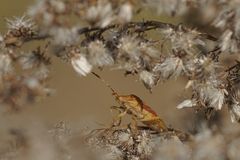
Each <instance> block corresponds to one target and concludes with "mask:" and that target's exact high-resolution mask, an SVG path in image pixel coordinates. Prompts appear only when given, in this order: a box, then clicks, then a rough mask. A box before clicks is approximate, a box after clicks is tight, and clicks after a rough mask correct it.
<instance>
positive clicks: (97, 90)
mask: <svg viewBox="0 0 240 160" xmlns="http://www.w3.org/2000/svg"><path fill="white" fill-rule="evenodd" d="M34 2H35V1H31V0H9V1H6V0H1V1H0V16H1V17H0V32H1V33H2V34H4V32H5V31H6V24H5V20H4V19H5V18H11V17H12V16H21V15H23V13H24V12H25V11H26V9H27V8H28V7H29V5H30V4H32V3H34ZM143 16H144V19H146V17H149V18H151V19H160V20H162V21H169V19H166V18H164V17H162V18H159V17H153V15H151V14H150V13H148V14H146V13H143V14H142V15H140V16H138V17H137V19H140V20H141V19H143ZM174 21H175V20H174ZM175 22H176V21H175ZM30 47H32V46H30ZM25 50H26V51H27V50H29V48H25ZM96 72H97V73H99V74H100V75H101V76H102V77H103V78H104V79H105V80H106V81H108V82H109V83H110V84H111V85H112V86H113V88H115V89H116V90H117V91H119V93H120V94H131V93H134V94H136V95H138V96H139V97H141V98H142V99H143V100H144V101H145V102H146V103H147V104H149V105H150V106H152V108H153V109H154V110H156V111H157V112H158V113H159V115H161V116H162V117H163V119H164V120H165V121H166V122H167V124H169V125H172V126H177V128H185V127H187V126H188V127H190V126H192V123H193V122H192V121H191V118H190V117H191V115H193V114H190V113H193V111H192V110H191V109H189V110H177V109H176V108H175V106H176V104H177V103H178V102H180V101H181V99H183V98H185V97H184V96H182V95H183V93H184V90H183V84H184V82H183V80H177V81H175V80H172V81H170V82H167V83H164V84H159V85H158V86H157V87H155V88H154V89H153V93H152V94H150V93H149V92H148V90H146V89H145V88H144V86H143V85H142V83H141V82H139V81H138V77H137V76H129V77H124V75H123V72H122V71H116V70H109V69H107V68H106V69H105V70H104V71H98V70H96ZM180 81H181V82H180ZM50 86H51V87H52V88H54V89H55V93H54V95H53V96H52V97H49V98H46V99H44V100H42V101H40V102H39V103H37V105H34V106H27V107H25V108H26V109H24V110H23V111H22V112H21V113H18V114H17V115H12V116H18V117H20V118H22V119H26V121H29V120H30V121H34V120H35V119H38V120H41V121H44V122H49V123H50V124H53V123H56V122H58V121H61V120H64V121H67V122H69V123H71V124H73V125H75V124H78V123H80V122H81V121H83V120H86V119H94V120H93V121H97V122H99V123H105V124H108V123H110V121H111V113H110V110H109V107H110V106H111V105H116V103H115V101H114V98H113V97H112V96H111V92H110V91H109V90H108V88H106V87H105V86H104V84H103V83H102V82H101V81H99V80H98V79H96V78H95V77H93V76H92V75H88V76H87V77H79V76H78V75H77V74H76V73H75V72H74V70H73V69H72V67H71V66H70V65H69V64H66V63H64V62H62V61H60V60H59V59H56V58H55V59H54V60H53V65H52V66H51V79H50ZM29 117H31V118H30V119H29ZM33 117H34V118H33ZM189 120H190V121H189ZM91 121H92V120H91ZM29 123H31V122H29Z"/></svg>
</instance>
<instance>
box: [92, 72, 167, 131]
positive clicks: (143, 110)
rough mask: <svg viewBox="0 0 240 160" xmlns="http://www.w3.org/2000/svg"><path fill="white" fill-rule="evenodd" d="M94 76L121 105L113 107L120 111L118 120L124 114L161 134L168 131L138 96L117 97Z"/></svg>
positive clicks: (116, 94) (114, 92) (113, 91)
mask: <svg viewBox="0 0 240 160" xmlns="http://www.w3.org/2000/svg"><path fill="white" fill-rule="evenodd" d="M92 74H93V75H94V76H96V77H97V78H99V79H100V80H101V81H103V83H104V84H105V85H106V86H107V87H108V88H110V89H111V91H112V95H113V96H114V97H115V99H116V101H117V102H118V103H119V104H120V105H121V106H120V107H115V109H118V110H121V112H120V113H119V115H118V116H117V118H118V119H119V120H120V119H121V118H122V117H123V116H125V115H126V114H129V115H131V116H132V118H133V119H134V120H135V121H136V122H142V123H143V124H144V125H146V126H147V127H149V128H150V129H152V130H154V131H157V132H163V131H168V128H167V126H166V124H165V122H164V121H163V120H162V119H161V118H160V117H159V116H158V114H157V113H156V112H155V111H154V110H153V109H152V108H151V107H149V106H148V105H146V104H145V103H144V102H143V101H142V100H141V99H140V98H139V97H138V96H136V95H134V94H130V95H119V94H118V93H117V92H116V91H115V90H114V89H113V88H112V87H111V86H110V85H109V84H108V83H107V82H106V81H105V80H104V79H102V78H101V77H100V76H99V75H98V74H96V73H94V72H92Z"/></svg>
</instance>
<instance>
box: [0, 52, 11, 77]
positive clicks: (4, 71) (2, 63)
mask: <svg viewBox="0 0 240 160" xmlns="http://www.w3.org/2000/svg"><path fill="white" fill-rule="evenodd" d="M12 71H13V67H12V59H11V58H10V56H9V55H7V54H0V79H1V80H2V78H3V77H4V76H6V75H8V74H9V73H11V72H12Z"/></svg>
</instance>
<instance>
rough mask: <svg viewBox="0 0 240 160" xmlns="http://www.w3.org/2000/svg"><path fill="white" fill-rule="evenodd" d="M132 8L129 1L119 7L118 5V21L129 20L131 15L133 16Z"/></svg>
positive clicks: (124, 21)
mask: <svg viewBox="0 0 240 160" xmlns="http://www.w3.org/2000/svg"><path fill="white" fill-rule="evenodd" d="M132 10H133V8H132V5H131V4H130V3H124V4H123V5H122V6H121V7H120V11H119V13H118V17H117V18H118V21H119V22H120V23H126V22H129V21H131V19H132V16H133V13H132V12H133V11H132Z"/></svg>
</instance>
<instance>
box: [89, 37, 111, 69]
mask: <svg viewBox="0 0 240 160" xmlns="http://www.w3.org/2000/svg"><path fill="white" fill-rule="evenodd" d="M87 53H88V54H87V58H88V60H89V62H90V63H91V64H92V65H93V66H98V67H102V66H106V65H112V64H113V63H114V61H113V58H112V56H111V55H110V52H109V51H108V50H107V49H106V47H105V45H104V43H103V42H102V41H99V40H96V41H92V42H90V43H89V45H88V47H87Z"/></svg>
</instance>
